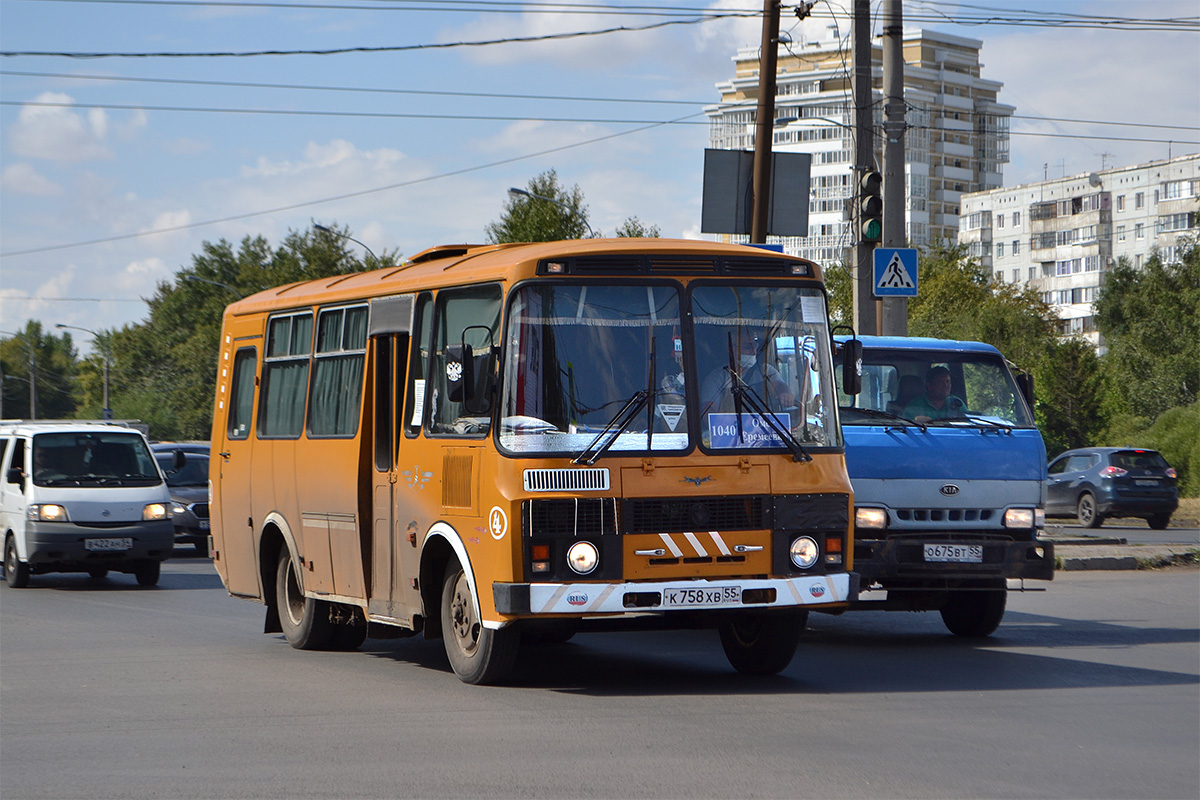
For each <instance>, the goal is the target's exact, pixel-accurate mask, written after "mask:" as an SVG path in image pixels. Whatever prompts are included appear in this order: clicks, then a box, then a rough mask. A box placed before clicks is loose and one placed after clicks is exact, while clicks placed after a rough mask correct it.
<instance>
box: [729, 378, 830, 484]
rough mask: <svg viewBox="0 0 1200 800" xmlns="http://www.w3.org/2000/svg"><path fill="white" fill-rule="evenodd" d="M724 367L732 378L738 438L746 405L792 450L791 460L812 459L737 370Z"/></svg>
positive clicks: (742, 437) (741, 437)
mask: <svg viewBox="0 0 1200 800" xmlns="http://www.w3.org/2000/svg"><path fill="white" fill-rule="evenodd" d="M725 369H726V370H727V371H728V372H729V375H730V377H732V379H733V385H732V386H731V387H730V388H731V390H732V391H733V405H734V411H736V412H737V420H738V439H742V440H744V438H745V437H744V436H743V434H742V408H743V407H747V408H749V409H750V413H751V414H754V416H756V417H758V418H759V419H761V420H762V421H763V422H764V423H766V426H767V427H768V428H770V429H771V430H772V431H773V432H774V433H775V435H776V436H778V437H779V439H780V440H781V441H782V442H783V443H784V444H785V445H786V446H787V448H788V449H789V450H791V451H792V461H812V456H810V455H809V454H808V453H806V452H805V451H804V447H803V445H801V444H800V442H799V441H797V440H796V437H795V436H793V435H792V432H791V431H789V430H788V429H787V428H785V427H784V426H782V425H780V424H779V420H778V419H776V418H775V415H774V414H772V413H771V412H770V411H769V410H768V409H767V404H766V403H764V402H763V399H762V398H761V397H759V396H758V394H756V393H755V391H754V390H753V389H751V388H750V386H749V384H747V383H746V382H745V381H744V380H742V376H741V375H739V374H738V372H737V370H736V369H733V368H732V367H726V368H725Z"/></svg>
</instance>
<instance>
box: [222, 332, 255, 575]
mask: <svg viewBox="0 0 1200 800" xmlns="http://www.w3.org/2000/svg"><path fill="white" fill-rule="evenodd" d="M241 325H243V326H245V327H246V328H247V329H249V328H250V327H251V326H252V325H253V323H249V324H247V323H244V322H243V323H241ZM259 325H261V322H259ZM239 327H241V326H239V325H238V323H237V322H235V323H234V326H233V327H231V328H229V329H227V330H226V332H225V333H226V337H227V339H226V341H224V342H223V343H222V347H221V355H220V359H221V363H220V366H219V368H218V373H217V380H218V385H219V394H218V397H217V413H216V420H217V422H218V424H216V425H214V426H213V428H214V430H213V442H212V444H213V457H212V461H211V466H210V470H209V478H210V480H213V483H214V486H213V490H212V492H213V503H214V505H215V506H216V507H215V508H213V509H210V512H211V513H210V517H211V519H212V521H213V523H214V525H213V528H212V535H213V559H214V564H215V566H216V568H217V571H218V572H219V573H220V574H221V576H222V577H223V578H224V579H225V588H226V589H227V590H228V591H229V592H230V594H237V595H243V596H246V597H260V596H261V589H260V586H259V576H258V568H257V565H258V559H257V555H256V547H255V543H256V542H257V540H258V537H257V535H256V531H255V530H254V496H253V491H252V488H251V487H252V485H253V483H254V481H253V476H254V473H253V469H252V467H253V455H254V411H255V407H256V405H257V404H256V402H255V389H256V388H257V383H258V361H259V356H260V349H261V345H262V333H261V330H257V331H254V333H253V335H249V334H250V331H249V330H246V331H243V330H239ZM255 327H257V326H255ZM239 334H242V335H239Z"/></svg>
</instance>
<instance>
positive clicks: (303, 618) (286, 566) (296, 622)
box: [275, 547, 333, 650]
mask: <svg viewBox="0 0 1200 800" xmlns="http://www.w3.org/2000/svg"><path fill="white" fill-rule="evenodd" d="M275 604H276V606H277V607H278V609H279V626H280V627H281V628H283V635H284V638H286V639H287V640H288V644H290V645H291V646H292V647H294V648H296V649H297V650H325V649H327V648H328V647H329V645H330V643H331V642H332V640H333V625H332V623H330V621H329V608H328V604H327V603H325V602H324V601H322V600H314V599H312V598H311V597H305V596H304V589H303V588H302V587H301V585H300V577H299V575H297V573H296V565H295V563H294V562H293V561H292V554H291V553H290V552H289V551H288V549H287V548H286V547H285V548H283V549H282V550H281V551H280V553H279V564H278V565H277V566H276V569H275Z"/></svg>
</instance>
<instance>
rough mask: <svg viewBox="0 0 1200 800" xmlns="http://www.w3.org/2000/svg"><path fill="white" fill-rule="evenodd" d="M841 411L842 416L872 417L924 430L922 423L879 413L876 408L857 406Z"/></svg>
mask: <svg viewBox="0 0 1200 800" xmlns="http://www.w3.org/2000/svg"><path fill="white" fill-rule="evenodd" d="M841 410H842V413H843V414H845V413H854V414H862V415H863V416H865V417H872V418H873V419H890V420H895V421H896V422H899V423H900V424H901V425H903V426H905V427H909V426H911V427H914V428H921V429H922V430H924V428H925V424H924V423H921V422H916V421H915V420H911V419H909V418H908V417H902V416H900V415H899V414H893V413H892V412H890V411H880V410H879V409H877V408H860V407H858V406H842V408H841ZM847 424H849V425H853V424H854V421H850V422H848V423H847Z"/></svg>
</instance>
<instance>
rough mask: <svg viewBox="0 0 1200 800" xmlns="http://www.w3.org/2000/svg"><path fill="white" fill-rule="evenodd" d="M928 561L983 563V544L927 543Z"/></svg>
mask: <svg viewBox="0 0 1200 800" xmlns="http://www.w3.org/2000/svg"><path fill="white" fill-rule="evenodd" d="M925 560H926V561H953V562H956V563H959V564H982V563H983V545H981V544H927V545H925Z"/></svg>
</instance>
